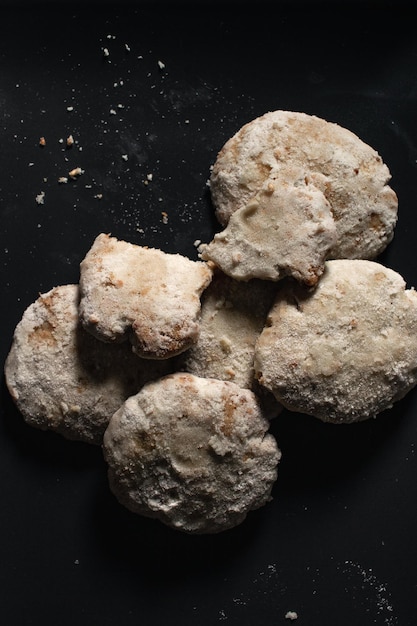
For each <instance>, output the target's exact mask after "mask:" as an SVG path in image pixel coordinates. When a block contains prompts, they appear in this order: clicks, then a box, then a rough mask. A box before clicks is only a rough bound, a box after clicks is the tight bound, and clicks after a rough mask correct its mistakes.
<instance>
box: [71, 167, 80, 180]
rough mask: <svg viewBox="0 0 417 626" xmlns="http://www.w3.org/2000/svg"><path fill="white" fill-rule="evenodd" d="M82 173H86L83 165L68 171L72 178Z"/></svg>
mask: <svg viewBox="0 0 417 626" xmlns="http://www.w3.org/2000/svg"><path fill="white" fill-rule="evenodd" d="M81 174H84V170H82V169H81V167H74V169H72V170H71V171H70V172H68V176H69V177H70V178H72V179H74V178H78V176H81Z"/></svg>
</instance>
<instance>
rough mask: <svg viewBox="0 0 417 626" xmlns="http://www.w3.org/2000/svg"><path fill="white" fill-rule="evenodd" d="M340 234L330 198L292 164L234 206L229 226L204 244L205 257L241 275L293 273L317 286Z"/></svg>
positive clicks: (273, 276)
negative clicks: (338, 233) (235, 207)
mask: <svg viewBox="0 0 417 626" xmlns="http://www.w3.org/2000/svg"><path fill="white" fill-rule="evenodd" d="M294 170H296V171H294ZM336 238H337V234H336V225H335V221H334V219H333V216H332V212H331V207H330V204H329V202H328V201H327V200H326V198H325V196H324V195H323V193H322V192H321V191H320V190H318V189H317V188H316V187H315V186H314V185H312V184H311V183H309V182H308V180H307V177H306V176H305V174H304V173H303V171H302V170H301V169H298V168H292V171H291V172H288V171H287V172H286V174H285V175H284V174H283V172H280V176H279V177H277V178H275V179H268V180H267V181H266V182H265V183H264V184H262V186H261V189H260V191H258V192H257V193H256V194H255V195H254V196H253V197H252V198H251V199H250V200H248V202H247V203H246V204H244V205H242V206H240V207H239V208H238V209H237V210H236V211H234V213H232V215H231V216H230V218H229V222H228V224H227V226H226V228H225V229H224V230H223V231H222V232H220V233H217V234H216V235H215V236H214V239H213V240H212V241H211V242H210V243H209V244H208V245H206V246H202V247H201V257H202V258H203V259H205V260H210V261H213V262H214V263H215V264H216V265H218V266H219V267H220V268H221V269H222V270H223V271H224V272H225V273H226V274H228V275H229V276H232V277H233V278H235V279H237V280H250V279H251V278H261V279H266V280H274V281H276V280H280V279H281V278H283V277H284V276H292V277H294V278H296V279H297V280H299V281H301V282H303V283H305V284H307V285H310V286H312V285H315V284H316V283H317V281H318V279H319V278H320V276H321V274H322V273H323V269H324V263H325V260H326V258H327V257H328V255H329V253H330V250H331V249H332V247H333V246H334V244H335V242H336Z"/></svg>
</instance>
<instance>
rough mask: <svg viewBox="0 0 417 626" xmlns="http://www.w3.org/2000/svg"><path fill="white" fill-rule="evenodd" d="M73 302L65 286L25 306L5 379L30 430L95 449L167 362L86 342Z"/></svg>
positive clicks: (74, 292) (73, 291)
mask: <svg viewBox="0 0 417 626" xmlns="http://www.w3.org/2000/svg"><path fill="white" fill-rule="evenodd" d="M78 300H79V293H78V285H63V286H59V287H55V288H54V289H52V290H50V291H49V292H48V293H45V294H42V295H41V296H40V297H39V298H38V299H37V300H36V301H35V302H34V303H33V304H31V305H30V306H29V307H28V308H27V309H26V311H25V312H24V314H23V317H22V319H21V321H20V322H19V324H18V325H17V326H16V329H15V332H14V337H13V343H12V346H11V349H10V352H9V354H8V357H7V359H6V363H5V377H6V383H7V386H8V389H9V391H10V394H11V395H12V397H13V399H14V401H15V403H16V405H17V407H18V408H19V410H20V412H21V413H22V415H23V417H24V419H25V421H26V422H27V423H28V424H29V425H31V426H34V427H36V428H40V429H42V430H52V431H55V432H57V433H59V434H61V435H64V436H65V437H67V438H69V439H76V440H80V441H85V442H87V443H94V444H100V443H101V441H102V437H103V433H104V430H105V428H106V427H107V424H108V422H109V420H110V417H111V416H112V415H113V413H114V412H115V411H116V410H117V409H118V408H119V407H120V406H121V404H123V402H124V401H125V400H126V398H127V397H128V396H129V395H132V394H134V393H137V392H138V391H139V389H140V388H141V387H142V386H143V385H144V384H145V382H148V381H149V380H152V379H153V378H157V377H159V376H161V375H162V374H168V373H169V372H171V371H172V370H173V365H172V362H171V361H168V360H167V361H155V362H150V361H149V360H144V359H140V358H139V357H138V356H136V355H135V354H133V353H132V350H131V349H130V347H129V345H128V344H121V345H108V344H105V343H103V342H101V341H98V340H97V339H95V338H94V337H92V336H91V335H90V334H89V333H87V332H86V331H84V330H83V329H82V328H81V326H80V324H79V320H78Z"/></svg>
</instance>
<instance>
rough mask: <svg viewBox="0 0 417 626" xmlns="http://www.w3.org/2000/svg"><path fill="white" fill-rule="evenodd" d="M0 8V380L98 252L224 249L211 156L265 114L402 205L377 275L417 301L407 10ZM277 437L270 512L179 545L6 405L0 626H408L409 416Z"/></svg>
mask: <svg viewBox="0 0 417 626" xmlns="http://www.w3.org/2000/svg"><path fill="white" fill-rule="evenodd" d="M0 7H1V9H2V10H1V18H0V111H1V123H2V129H1V150H0V159H1V166H0V218H1V227H0V272H1V282H0V285H1V288H2V312H1V319H2V332H1V333H0V342H1V358H2V363H4V359H5V357H6V355H7V352H8V350H9V347H10V342H11V338H12V334H13V330H14V327H15V326H16V324H17V322H18V321H19V319H20V318H21V316H22V314H23V311H24V310H25V308H26V307H27V306H28V305H29V304H31V302H33V301H34V300H35V299H36V297H37V295H38V293H39V292H44V291H47V290H49V289H51V288H52V287H53V286H54V285H58V284H65V283H69V282H77V281H78V276H79V262H80V261H81V260H82V258H83V256H84V255H85V253H86V252H87V250H88V249H89V247H90V246H91V244H92V242H93V239H94V238H95V236H96V235H97V234H98V233H99V232H109V233H111V234H113V235H115V236H117V237H119V238H124V239H126V240H128V241H131V242H134V243H138V244H143V245H150V246H158V247H161V248H162V249H163V250H165V251H167V252H180V253H182V254H185V255H187V256H189V257H190V258H193V259H196V258H197V255H196V249H195V246H194V242H195V241H196V240H202V241H207V240H208V239H209V238H210V237H211V236H212V234H213V232H214V231H215V230H216V229H218V226H217V224H216V222H215V220H214V218H213V213H212V207H211V205H210V198H209V195H208V189H207V186H206V181H207V178H208V176H209V171H210V166H211V165H212V163H213V162H214V159H215V157H216V154H217V151H218V150H219V149H220V148H221V147H222V145H223V143H224V142H225V141H226V140H227V139H228V138H229V137H230V136H231V135H233V134H234V133H235V132H236V131H237V130H238V129H239V128H240V127H241V126H242V125H243V124H244V123H246V122H248V121H250V120H251V119H253V118H255V117H256V116H258V115H261V114H263V113H265V112H266V111H268V110H274V109H279V108H281V109H291V110H299V111H304V112H306V113H310V114H315V115H318V116H320V117H324V118H325V119H327V120H329V121H334V122H337V123H339V124H341V125H342V126H346V127H347V128H349V129H350V130H352V131H353V132H355V133H357V134H358V135H359V136H360V137H361V138H362V139H363V140H364V141H366V142H367V143H369V144H371V145H372V146H373V147H374V148H375V149H377V150H378V152H379V153H380V154H381V156H382V158H383V159H384V161H385V162H386V163H387V164H388V166H389V168H390V170H391V173H392V187H393V188H394V189H395V191H396V192H397V195H398V198H399V221H398V225H397V228H396V231H395V238H394V241H393V242H392V244H391V245H390V246H389V248H388V249H387V251H386V252H385V253H384V255H383V257H382V258H381V259H380V261H381V262H383V263H384V264H386V265H388V266H389V267H391V268H393V269H395V270H397V271H399V272H400V273H401V274H402V275H403V276H404V278H405V280H406V282H407V285H408V286H409V287H410V286H414V285H417V267H416V261H415V258H416V230H417V218H416V215H415V206H416V198H417V176H416V169H417V115H416V100H417V34H416V32H417V31H416V11H415V9H414V6H413V5H411V4H409V5H405V4H401V3H395V4H389V3H382V4H381V3H374V4H366V3H360V2H353V3H336V2H334V3H320V4H318V3H315V2H308V3H304V4H303V3H300V2H293V3H280V2H276V3H269V4H268V3H262V2H261V3H247V4H246V3H241V2H229V3H213V2H206V3H205V2H200V3H194V4H179V3H177V2H174V1H172V2H169V3H167V4H155V3H151V2H148V3H140V2H128V3H123V2H122V3H120V2H119V3H117V4H112V3H110V2H105V3H103V2H102V3H79V4H77V3H74V2H64V1H62V2H55V3H52V4H40V3H36V2H32V3H29V4H25V3H16V2H14V3H12V4H10V3H7V2H3V3H0ZM126 44H127V47H126ZM104 48H107V49H108V51H109V56H107V57H105V56H104V54H103V50H104ZM159 61H160V62H162V64H163V65H164V67H161V66H160V64H159V63H158V62H159ZM119 105H120V106H119ZM67 107H73V110H72V111H68V110H67ZM112 111H114V112H115V113H113V112H112ZM69 134H72V135H73V137H74V139H75V141H76V143H75V145H74V146H73V147H72V148H71V149H66V148H65V139H66V137H67V136H68V135H69ZM41 136H44V137H45V139H46V145H45V146H44V147H43V148H41V147H40V146H39V138H40V137H41ZM60 140H64V143H61V142H60ZM123 155H127V160H125V158H124V157H123ZM77 166H79V167H81V168H82V169H83V170H84V174H83V175H82V176H80V177H79V178H78V179H77V180H75V181H69V182H68V184H66V185H65V184H63V185H60V184H58V182H57V180H58V178H59V177H60V176H66V175H67V173H68V171H69V170H70V169H72V168H73V167H77ZM148 174H152V180H148V178H147V175H148ZM41 192H44V194H45V196H44V203H43V204H38V203H37V202H36V196H37V195H38V194H40V193H41ZM98 194H101V195H102V197H101V199H98V198H97V195H98ZM162 212H166V213H167V216H168V222H167V223H164V219H163V216H162ZM271 428H272V431H273V432H274V434H275V435H276V437H277V440H278V443H279V445H280V447H281V449H282V453H283V458H282V462H281V465H280V475H279V479H278V481H277V483H276V485H275V487H274V492H273V495H274V500H273V501H272V502H271V503H270V504H269V505H268V506H266V507H264V508H263V509H261V510H259V511H257V512H253V513H251V514H250V515H249V516H248V519H247V521H246V522H245V523H244V524H242V525H241V526H239V527H237V528H236V529H234V530H231V531H228V532H226V533H223V534H220V535H218V536H206V537H204V536H203V537H193V536H187V535H183V534H180V533H178V532H175V531H172V530H170V529H168V528H165V527H163V526H162V525H161V524H159V523H158V522H154V521H151V520H147V519H142V518H139V517H137V516H134V515H133V514H131V513H129V512H128V511H126V510H124V509H123V508H122V507H121V506H120V505H118V503H117V502H116V501H115V499H114V497H113V496H112V495H111V494H110V492H109V490H108V486H107V478H106V468H105V465H104V462H103V459H102V455H101V450H100V449H99V448H96V447H91V446H88V445H86V444H80V443H73V442H68V441H66V440H64V439H63V438H61V437H59V436H57V435H54V434H52V433H44V432H40V431H35V430H34V429H31V428H30V427H28V426H26V425H25V424H24V423H23V420H22V418H21V416H20V415H19V413H18V412H17V410H16V409H15V407H14V406H13V403H12V401H11V400H10V398H9V395H8V393H7V391H6V389H5V386H4V382H3V383H2V387H1V415H0V481H1V485H0V623H1V624H4V626H28V625H34V626H38V625H42V626H49V625H51V626H52V625H54V626H56V625H60V626H72V625H74V624H77V626H87V625H90V624H100V625H101V626H112V625H117V626H131V625H146V626H148V625H152V626H153V625H156V626H161V625H162V624H166V623H174V624H180V625H181V626H191V625H192V626H194V625H197V624H198V625H202V626H204V625H206V624H207V625H212V624H217V623H222V622H224V623H225V624H228V625H230V626H232V625H239V626H255V625H256V626H279V624H283V625H284V624H288V623H289V622H288V621H287V620H286V619H285V614H286V612H287V611H289V610H293V611H296V612H297V613H298V616H299V617H298V621H297V622H295V623H296V624H297V626H298V625H299V626H335V625H337V626H352V625H353V624H357V625H358V626H370V625H374V624H376V625H377V626H385V625H386V626H411V625H414V624H415V623H416V614H417V571H416V560H417V537H416V529H417V458H416V457H417V455H416V442H417V395H416V393H415V392H411V393H410V394H409V395H408V396H407V397H406V398H405V399H404V400H403V401H401V402H399V403H397V404H396V405H395V407H394V408H393V409H392V410H390V411H387V412H386V413H384V414H382V415H380V416H378V418H377V419H375V420H370V421H367V422H364V423H361V424H356V425H351V426H331V425H325V424H322V423H321V422H319V421H318V420H315V419H314V418H310V417H308V416H302V415H297V414H288V413H284V414H283V415H282V416H280V417H279V418H277V419H276V420H275V421H274V422H273V424H272V427H271Z"/></svg>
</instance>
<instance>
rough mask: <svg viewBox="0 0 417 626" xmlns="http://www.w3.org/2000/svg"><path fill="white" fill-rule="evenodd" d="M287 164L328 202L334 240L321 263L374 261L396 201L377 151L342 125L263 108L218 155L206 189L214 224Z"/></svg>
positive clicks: (388, 231) (224, 220) (392, 220)
mask: <svg viewBox="0 0 417 626" xmlns="http://www.w3.org/2000/svg"><path fill="white" fill-rule="evenodd" d="M288 166H296V167H302V168H303V169H304V170H305V173H306V176H307V177H308V180H309V181H310V183H312V184H314V185H315V187H317V189H319V190H320V191H321V192H322V193H323V195H324V196H325V198H326V199H327V201H328V202H329V204H330V207H331V211H332V214H333V218H334V220H335V225H336V230H337V241H336V243H335V244H334V245H333V246H332V248H331V250H330V253H329V255H328V258H365V259H374V258H376V257H377V256H378V255H379V254H380V253H381V252H382V251H383V250H384V248H385V247H386V246H387V244H388V243H389V242H390V241H391V239H392V236H393V230H394V227H395V224H396V220H397V208H398V201H397V197H396V194H395V192H394V191H393V190H392V189H391V187H389V186H388V182H389V180H390V178H391V175H390V172H389V170H388V168H387V166H386V165H385V164H384V163H383V161H382V159H381V157H380V156H379V154H378V153H377V152H376V151H375V150H374V149H373V148H371V147H370V146H369V145H367V144H366V143H364V142H363V141H362V140H361V139H359V137H357V136H356V135H355V134H354V133H352V132H351V131H349V130H348V129H346V128H343V127H341V126H340V125H338V124H335V123H333V122H328V121H326V120H324V119H321V118H319V117H316V116H314V115H307V114H306V113H301V112H293V111H281V110H278V111H271V112H268V113H266V114H265V115H262V116H260V117H258V118H256V119H254V120H252V121H250V122H249V123H247V124H245V125H244V126H243V127H242V128H241V129H240V130H239V131H238V132H237V133H236V134H235V135H234V136H233V137H231V138H230V139H229V140H228V141H227V142H226V144H225V145H224V146H223V148H222V149H221V150H220V152H219V154H218V156H217V159H216V162H215V163H214V166H213V168H212V173H211V177H210V188H211V195H212V199H213V203H214V206H215V209H216V215H217V217H218V219H219V221H220V223H221V224H222V225H226V224H227V222H228V221H229V218H230V216H231V215H232V213H234V212H235V211H236V210H238V209H239V208H241V207H243V206H245V205H247V204H248V202H250V201H251V199H252V198H253V197H254V196H255V195H256V194H257V193H258V192H259V190H260V189H261V188H262V185H263V184H264V183H265V182H266V181H268V180H270V181H273V180H274V179H276V178H278V179H279V177H280V175H281V172H282V170H283V169H285V168H287V167H288Z"/></svg>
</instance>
